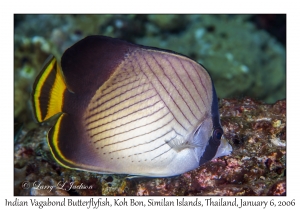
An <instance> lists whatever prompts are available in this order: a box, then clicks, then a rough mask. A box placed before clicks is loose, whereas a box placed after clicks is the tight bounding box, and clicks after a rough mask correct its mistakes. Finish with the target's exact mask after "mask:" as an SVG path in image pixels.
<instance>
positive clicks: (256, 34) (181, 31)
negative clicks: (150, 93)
mask: <svg viewBox="0 0 300 210" xmlns="http://www.w3.org/2000/svg"><path fill="white" fill-rule="evenodd" d="M276 19H279V20H280V23H284V21H285V15H280V17H278V16H275V17H274V16H264V15H259V16H257V15H25V14H20V15H15V23H14V33H15V34H14V121H15V146H14V169H15V171H14V175H15V176H14V189H15V190H14V193H15V195H285V194H286V163H285V162H286V116H285V115H286V103H285V100H281V101H278V100H280V99H283V98H285V97H286V96H285V91H286V81H285V80H286V79H285V78H286V72H285V47H284V45H282V43H283V44H284V43H285V42H284V40H283V41H282V38H281V39H280V41H281V43H280V42H278V41H277V39H276V38H274V37H273V35H270V34H269V33H268V32H267V31H266V30H264V29H263V28H266V27H267V26H268V28H267V29H268V31H271V32H272V31H276V30H274V28H277V27H276V24H273V25H275V27H274V26H273V28H272V27H269V24H266V22H264V21H267V22H268V23H270V22H272V20H276ZM280 29H281V30H280V31H281V32H280V34H279V36H281V37H282V36H283V35H284V34H285V26H283V27H282V26H281V27H280ZM277 31H278V30H277ZM92 34H93V35H95V34H101V35H106V36H112V37H117V38H121V39H125V40H128V41H131V42H135V43H137V44H143V45H149V46H154V47H159V48H164V49H169V50H174V51H176V52H178V53H181V54H185V55H187V56H189V57H191V58H192V59H194V60H196V61H198V62H199V63H201V64H203V65H204V66H205V67H206V68H207V69H208V71H209V73H210V74H211V76H212V78H213V80H214V83H215V87H216V89H217V94H218V97H219V98H236V99H221V100H220V114H221V121H222V125H223V129H224V138H225V139H227V140H229V141H230V143H231V145H232V146H233V153H232V155H230V156H226V157H222V158H217V159H215V160H213V161H210V162H208V163H206V164H205V165H203V166H201V167H199V168H198V169H196V170H193V171H190V172H187V173H185V174H182V175H180V176H176V177H169V178H147V177H127V176H126V175H114V174H112V175H102V174H97V173H89V172H83V171H76V170H70V169H67V168H63V167H61V166H59V165H58V164H57V163H56V162H55V160H54V159H53V157H52V155H51V153H50V151H49V147H48V144H47V141H46V135H47V132H48V130H49V128H50V127H51V125H53V120H49V121H48V122H46V123H44V124H43V125H39V124H37V123H35V122H33V118H32V111H31V109H32V108H31V103H30V94H31V88H32V84H33V82H34V79H35V77H36V75H37V74H38V73H39V71H40V69H41V67H42V64H43V63H44V61H45V59H46V58H47V57H48V56H49V55H50V54H53V55H55V56H56V57H57V59H58V60H59V59H60V58H61V55H62V53H63V52H64V50H65V49H67V48H68V47H69V46H71V45H72V44H74V43H75V42H77V41H78V40H80V39H82V38H83V37H85V36H88V35H92ZM276 37H277V36H276ZM245 96H249V97H251V98H254V99H257V100H261V101H264V102H265V103H270V104H272V103H273V104H272V105H268V104H265V103H262V102H258V101H255V100H253V99H251V98H244V97H245ZM276 101H277V102H276ZM275 102H276V103H275ZM51 186H55V188H53V189H51Z"/></svg>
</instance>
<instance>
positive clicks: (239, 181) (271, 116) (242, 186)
mask: <svg viewBox="0 0 300 210" xmlns="http://www.w3.org/2000/svg"><path fill="white" fill-rule="evenodd" d="M219 106H220V115H221V122H222V125H223V129H224V136H223V138H225V139H227V140H228V141H229V142H230V144H231V145H232V147H233V152H232V154H231V155H230V156H226V157H221V158H217V159H214V160H212V161H210V162H208V163H206V164H204V165H202V166H201V167H199V168H197V169H195V170H193V171H190V172H187V173H184V174H182V175H180V176H175V177H168V178H148V177H130V176H129V177H128V176H126V175H115V174H111V175H110V174H105V175H102V174H97V173H90V172H83V171H76V170H70V169H67V168H64V167H61V166H59V165H58V164H57V163H56V162H55V160H54V159H53V158H52V155H51V154H50V151H49V148H48V145H47V143H46V133H47V131H48V129H49V128H50V127H51V124H52V123H53V122H51V121H49V122H48V123H46V124H45V125H43V126H41V127H38V128H35V129H32V130H29V131H28V130H26V128H23V129H22V132H21V134H20V135H19V137H18V138H17V140H16V143H15V152H14V156H15V157H14V159H15V162H14V168H15V195H165V196H166V195H224V196H225V195H235V196H237V195H285V194H286V102H285V100H282V101H278V102H276V103H275V104H273V105H268V104H264V103H261V102H258V101H254V100H252V99H250V98H244V99H239V100H237V99H222V100H220V104H219ZM179 167H180V166H179ZM51 186H52V187H53V189H50V187H51Z"/></svg>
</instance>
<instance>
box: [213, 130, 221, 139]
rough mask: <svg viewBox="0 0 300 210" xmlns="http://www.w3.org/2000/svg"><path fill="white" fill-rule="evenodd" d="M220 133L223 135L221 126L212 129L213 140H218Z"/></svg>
mask: <svg viewBox="0 0 300 210" xmlns="http://www.w3.org/2000/svg"><path fill="white" fill-rule="evenodd" d="M222 135H223V130H222V128H216V129H215V130H214V133H213V139H214V140H215V141H220V140H221V137H222Z"/></svg>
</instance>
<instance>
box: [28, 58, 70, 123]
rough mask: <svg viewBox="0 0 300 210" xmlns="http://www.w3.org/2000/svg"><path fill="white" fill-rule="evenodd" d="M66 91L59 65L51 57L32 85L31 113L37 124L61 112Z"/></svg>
mask: <svg viewBox="0 0 300 210" xmlns="http://www.w3.org/2000/svg"><path fill="white" fill-rule="evenodd" d="M66 89H67V87H66V84H65V81H64V78H63V74H62V72H61V70H60V67H59V64H58V63H57V60H56V58H55V57H54V56H51V57H50V58H48V59H47V61H46V62H45V65H44V66H43V69H42V71H41V72H40V74H39V75H38V76H37V78H36V79H35V82H34V84H33V92H32V102H33V112H34V116H35V118H36V120H37V121H38V122H43V121H45V120H47V119H49V118H50V117H52V116H53V115H55V114H57V113H59V112H62V107H63V102H64V92H65V91H66Z"/></svg>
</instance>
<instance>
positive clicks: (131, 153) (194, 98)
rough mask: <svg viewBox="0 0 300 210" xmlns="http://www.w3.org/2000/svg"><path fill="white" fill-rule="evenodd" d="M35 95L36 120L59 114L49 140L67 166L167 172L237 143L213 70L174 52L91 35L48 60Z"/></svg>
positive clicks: (157, 174) (185, 167)
mask: <svg viewBox="0 0 300 210" xmlns="http://www.w3.org/2000/svg"><path fill="white" fill-rule="evenodd" d="M61 69H62V71H61ZM32 99H33V106H34V116H35V118H36V119H37V121H38V122H43V121H45V120H47V119H49V118H50V117H52V116H53V115H55V114H58V113H60V116H59V117H58V120H57V122H56V124H55V125H54V126H53V127H52V128H51V129H50V131H49V133H48V143H49V146H50V149H51V152H52V154H53V156H54V158H55V159H56V160H57V161H58V163H60V164H61V165H63V166H65V167H68V168H73V169H78V170H86V171H93V172H98V173H118V174H131V175H143V176H154V177H166V176H174V175H178V174H182V173H184V172H187V171H189V170H192V169H195V168H197V167H198V166H199V165H201V164H203V163H205V162H207V161H209V160H211V159H213V158H216V157H219V156H223V155H228V154H230V152H231V150H232V148H231V146H230V145H229V144H228V142H226V141H225V140H224V139H222V138H221V137H222V134H223V130H222V127H221V124H220V119H219V112H218V100H217V95H216V91H215V89H214V85H213V82H212V80H211V78H210V76H209V74H208V73H207V71H206V70H205V69H204V67H202V66H201V65H199V64H198V63H196V62H195V61H193V60H191V59H189V58H187V57H185V56H183V55H180V54H177V53H174V52H171V51H166V50H161V49H157V48H152V47H145V46H141V45H135V44H131V43H128V42H125V41H122V40H118V39H113V38H109V37H104V36H89V37H86V38H85V39H83V40H81V41H79V42H78V43H76V44H75V45H73V46H72V47H70V48H69V49H67V50H66V52H65V53H64V54H63V56H62V59H61V68H60V65H59V64H58V62H57V60H56V59H55V58H54V57H51V58H50V59H49V60H48V61H47V62H46V63H45V65H44V68H43V70H42V71H41V73H40V74H39V76H38V77H37V79H36V81H35V83H34V87H33V94H32Z"/></svg>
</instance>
